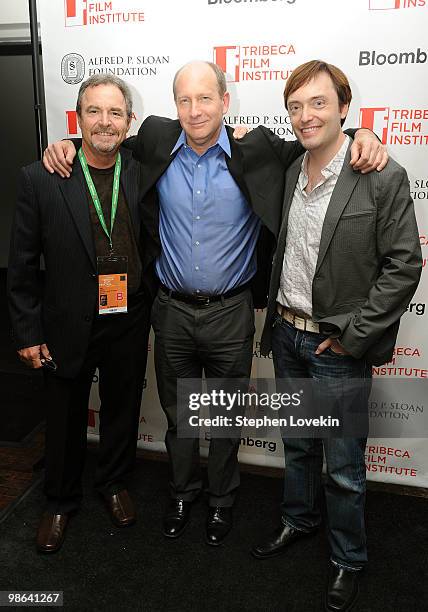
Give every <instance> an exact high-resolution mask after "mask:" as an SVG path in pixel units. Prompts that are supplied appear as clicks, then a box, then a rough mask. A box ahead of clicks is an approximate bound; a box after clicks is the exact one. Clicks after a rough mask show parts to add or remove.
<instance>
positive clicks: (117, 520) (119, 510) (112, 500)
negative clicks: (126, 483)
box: [104, 489, 136, 527]
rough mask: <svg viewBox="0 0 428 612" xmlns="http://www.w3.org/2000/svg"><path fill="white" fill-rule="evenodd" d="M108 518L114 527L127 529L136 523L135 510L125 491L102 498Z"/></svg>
mask: <svg viewBox="0 0 428 612" xmlns="http://www.w3.org/2000/svg"><path fill="white" fill-rule="evenodd" d="M104 501H105V504H106V506H107V510H108V512H109V514H110V518H111V520H112V522H113V524H114V525H116V527H128V526H129V525H133V524H134V523H135V521H136V515H135V508H134V504H133V503H132V499H131V498H130V496H129V493H128V491H127V490H126V489H122V491H118V492H117V493H114V494H113V495H106V496H105V497H104Z"/></svg>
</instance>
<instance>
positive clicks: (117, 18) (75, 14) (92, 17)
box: [64, 0, 144, 28]
mask: <svg viewBox="0 0 428 612" xmlns="http://www.w3.org/2000/svg"><path fill="white" fill-rule="evenodd" d="M128 1H129V0H114V2H90V0H64V11H65V27H66V28H69V27H75V26H87V25H97V24H100V25H103V24H107V23H110V24H111V23H114V24H116V23H141V22H143V21H144V12H143V11H142V10H140V9H135V8H131V9H125V10H123V9H124V8H125V7H124V6H123V4H124V3H125V4H127V2H128ZM132 2H133V4H134V5H135V4H137V5H138V4H141V2H142V0H132ZM121 9H122V10H121Z"/></svg>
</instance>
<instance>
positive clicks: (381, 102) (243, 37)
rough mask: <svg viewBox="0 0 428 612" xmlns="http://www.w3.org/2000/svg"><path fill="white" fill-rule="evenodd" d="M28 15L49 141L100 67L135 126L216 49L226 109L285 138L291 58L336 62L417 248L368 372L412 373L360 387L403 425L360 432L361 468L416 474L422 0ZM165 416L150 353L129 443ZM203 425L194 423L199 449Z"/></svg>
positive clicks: (79, 7) (66, 127)
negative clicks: (379, 435) (119, 82)
mask: <svg viewBox="0 0 428 612" xmlns="http://www.w3.org/2000/svg"><path fill="white" fill-rule="evenodd" d="M39 15H40V23H41V36H42V48H43V68H44V77H45V91H46V104H47V121H48V136H49V141H50V142H52V141H53V140H58V139H60V138H64V137H65V136H66V135H67V134H68V135H75V134H77V124H76V116H75V112H74V108H75V102H76V97H77V92H78V88H79V85H80V83H81V81H82V80H83V79H85V78H87V77H88V76H90V75H92V74H97V73H112V74H116V75H117V76H120V77H121V78H123V79H125V80H126V81H127V82H128V83H129V85H130V86H131V88H132V91H133V95H134V103H135V113H134V120H133V122H132V128H131V133H135V132H136V131H137V129H138V126H139V125H140V124H141V122H142V120H143V119H144V117H146V116H147V115H149V114H156V115H166V116H170V117H174V116H175V115H176V113H175V107H174V103H173V96H172V87H171V85H172V79H173V76H174V73H175V72H176V70H177V69H178V68H179V67H180V66H181V65H182V64H184V63H186V62H187V61H189V60H191V59H205V60H211V61H215V62H216V63H218V64H219V65H220V66H221V67H222V68H223V70H224V71H225V72H226V75H227V79H228V81H229V89H230V92H231V97H232V104H231V108H230V112H229V114H228V116H227V117H226V121H227V122H228V123H230V124H235V123H241V124H245V125H248V126H249V127H255V126H257V125H260V124H264V125H266V126H268V127H270V128H271V129H272V130H273V131H275V133H277V134H278V135H280V136H282V137H284V138H287V139H291V138H293V134H292V131H291V128H290V124H289V118H288V115H287V113H286V111H285V109H284V107H283V103H282V92H283V89H284V85H285V82H286V79H287V78H288V76H289V74H290V72H291V71H292V70H293V68H294V67H296V66H298V65H299V64H301V63H302V62H305V61H308V60H310V59H314V58H318V59H324V60H326V61H328V62H332V63H334V64H336V65H338V66H339V67H340V68H341V69H342V70H343V71H344V72H345V73H346V74H347V76H348V77H349V79H350V82H351V87H352V91H353V102H352V104H351V109H350V112H349V115H348V119H347V123H346V126H350V127H355V126H358V125H364V126H366V127H371V128H373V129H374V130H375V131H376V133H377V134H378V135H379V136H381V137H382V139H383V141H384V142H385V143H386V144H388V148H389V152H390V154H391V155H392V156H393V157H394V158H395V159H396V160H397V161H398V162H399V163H401V164H402V165H403V166H405V167H406V169H407V171H408V174H409V178H410V184H411V191H412V196H413V198H414V200H415V207H416V215H417V219H418V224H419V230H420V240H421V246H422V252H423V257H424V271H423V274H422V281H421V284H420V286H419V288H418V290H417V293H416V295H415V297H414V299H413V300H412V304H411V305H410V307H409V309H408V312H407V313H406V314H405V315H404V316H403V318H402V324H401V329H400V333H399V337H398V342H397V346H396V350H395V355H394V358H393V360H392V362H391V363H389V364H385V366H383V367H380V368H374V375H375V377H378V378H380V379H384V380H385V381H390V380H391V381H392V379H394V382H395V381H397V382H399V381H400V380H406V381H412V380H413V381H415V384H414V385H413V386H412V385H408V384H406V385H403V386H402V387H401V386H400V385H399V384H394V385H391V386H389V385H388V384H386V385H385V390H384V392H383V393H384V395H382V394H381V395H379V394H378V395H376V396H375V397H372V399H371V404H370V416H371V419H372V422H374V421H379V420H382V419H386V418H392V417H393V418H394V419H396V420H399V421H400V424H401V429H402V436H403V437H401V438H400V439H392V438H390V439H371V440H369V444H368V448H367V455H366V462H367V470H368V478H370V479H373V480H380V481H386V482H395V483H400V484H407V485H413V486H422V487H426V486H428V450H427V448H426V444H425V438H415V437H410V432H412V434H411V436H414V433H413V432H414V431H415V430H416V431H420V432H426V431H427V426H426V423H427V419H428V417H427V408H426V407H425V405H424V398H425V397H428V394H427V393H425V394H424V393H422V394H421V392H420V386H421V383H423V379H426V378H427V376H428V361H427V354H428V334H427V331H426V322H425V321H426V312H425V311H426V297H427V291H428V290H427V280H426V271H425V269H426V266H425V264H426V253H427V246H428V212H427V207H428V169H427V161H426V160H427V157H426V155H427V144H428V100H427V95H426V83H427V77H428V71H427V65H428V61H427V59H428V55H427V54H428V49H427V45H426V31H427V24H428V19H427V16H428V0H347V1H346V3H345V2H343V0H112V1H111V2H90V1H89V0H39ZM346 126H345V127H346ZM424 275H425V276H424ZM262 320H263V313H262V312H260V313H257V334H256V339H255V345H254V365H253V371H254V374H255V375H258V376H260V377H261V376H268V377H272V376H273V370H272V366H271V359H269V358H263V357H261V356H260V352H259V337H260V330H261V326H262ZM151 348H152V345H150V346H149V351H150V352H149V357H150V356H151ZM417 382H418V383H419V384H416V383H417ZM416 388H417V389H418V392H417V393H416ZM413 389H414V390H415V391H413ZM421 398H422V399H421ZM385 406H387V407H388V409H389V412H388V413H387V412H385V411H384V410H383V408H384V407H385ZM98 410H99V401H98V396H97V384H96V380H95V381H94V385H93V389H92V394H91V404H90V412H89V428H88V431H89V433H90V434H95V433H96V431H97V424H98ZM165 426H166V420H165V419H164V416H163V413H162V410H161V408H160V405H159V401H158V397H157V392H156V383H155V376H154V368H153V361H152V359H151V358H149V364H148V368H147V375H146V388H145V392H144V398H143V407H142V412H141V425H140V442H139V444H140V445H141V446H143V447H144V448H147V449H153V450H161V449H164V444H163V437H164V431H165ZM406 435H408V436H409V437H404V436H406ZM421 435H422V434H421ZM205 437H207V432H202V438H203V439H202V442H201V446H202V452H206V450H207V448H206V447H207V444H208V443H207V441H206V440H205V439H204V438H205ZM240 459H241V461H244V462H246V463H257V464H262V465H270V466H282V464H283V456H282V443H281V441H280V438H276V439H274V438H272V439H270V440H268V441H267V442H266V443H265V444H264V448H263V442H262V441H261V440H259V439H257V438H256V437H253V436H247V435H243V439H242V442H241V451H240Z"/></svg>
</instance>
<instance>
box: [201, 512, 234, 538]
mask: <svg viewBox="0 0 428 612" xmlns="http://www.w3.org/2000/svg"><path fill="white" fill-rule="evenodd" d="M231 528H232V508H229V507H226V508H222V507H220V506H214V507H211V508H209V510H208V518H207V542H208V544H211V546H219V545H220V544H221V543H222V542H223V540H224V538H225V537H226V536H227V534H228V533H229V531H230V530H231Z"/></svg>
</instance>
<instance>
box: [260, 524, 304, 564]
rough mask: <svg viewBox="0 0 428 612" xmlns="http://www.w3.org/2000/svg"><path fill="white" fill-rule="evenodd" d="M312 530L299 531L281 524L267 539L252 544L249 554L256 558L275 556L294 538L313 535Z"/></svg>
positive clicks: (298, 538)
mask: <svg viewBox="0 0 428 612" xmlns="http://www.w3.org/2000/svg"><path fill="white" fill-rule="evenodd" d="M315 533H316V532H315V530H314V531H309V532H307V531H301V530H300V529H294V527H290V525H281V526H280V527H278V529H276V531H274V532H273V534H272V535H271V537H270V538H269V540H266V542H263V544H258V545H256V546H253V548H252V549H251V554H252V555H253V556H254V557H256V558H257V559H269V558H270V557H276V555H280V554H281V553H282V552H284V551H285V549H286V548H287V547H288V546H289V545H290V544H291V543H292V542H294V541H295V540H300V538H304V537H306V536H310V535H314V534H315Z"/></svg>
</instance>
